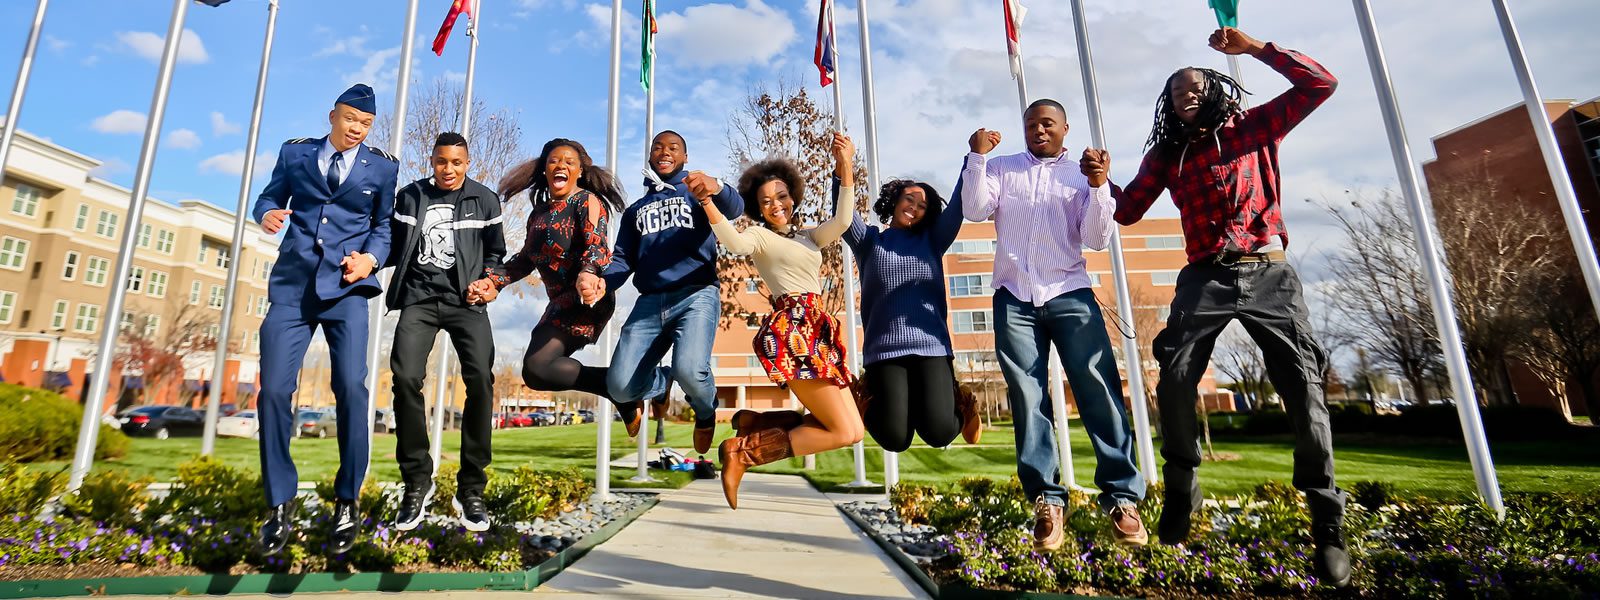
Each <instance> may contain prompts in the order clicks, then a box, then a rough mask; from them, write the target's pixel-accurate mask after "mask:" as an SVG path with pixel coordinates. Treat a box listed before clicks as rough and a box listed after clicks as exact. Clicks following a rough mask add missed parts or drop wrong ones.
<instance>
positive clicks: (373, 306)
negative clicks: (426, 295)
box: [363, 0, 439, 472]
mask: <svg viewBox="0 0 1600 600" xmlns="http://www.w3.org/2000/svg"><path fill="white" fill-rule="evenodd" d="M405 30H406V34H405V39H403V40H401V41H400V72H399V75H398V77H397V78H396V80H395V90H394V121H392V123H393V126H392V127H390V129H389V153H390V154H393V155H394V157H395V160H397V161H399V162H400V164H401V165H404V164H405V150H406V101H407V100H408V99H409V98H408V96H409V91H410V89H411V57H412V56H413V50H414V46H415V44H414V43H413V42H414V41H415V38H416V37H417V0H411V2H410V3H409V6H408V7H407V8H406V25H405ZM382 269H383V266H382V265H379V266H378V267H377V268H375V269H374V270H373V274H372V276H373V277H378V278H379V281H381V282H382V283H383V287H385V288H387V287H389V277H390V276H391V275H392V273H389V272H384V273H382V274H380V273H379V271H382ZM382 346H383V296H381V295H379V296H374V297H373V298H372V299H371V300H369V301H368V302H367V377H366V385H367V406H366V409H365V410H364V411H363V412H365V413H366V414H365V415H364V420H365V422H366V427H367V436H368V439H369V440H370V439H371V435H372V412H373V410H374V409H375V408H376V407H377V405H378V364H379V363H378V351H379V350H380V349H381V348H382ZM389 377H390V378H391V380H392V379H393V377H394V373H392V372H391V373H390V374H389ZM393 404H394V401H393V399H392V398H391V399H390V408H391V409H392V408H393ZM367 450H368V451H367V466H368V467H369V469H368V470H367V471H366V472H370V467H371V466H372V452H371V450H372V449H371V448H368V449H367ZM434 468H435V469H437V468H439V462H438V461H437V460H435V461H434Z"/></svg>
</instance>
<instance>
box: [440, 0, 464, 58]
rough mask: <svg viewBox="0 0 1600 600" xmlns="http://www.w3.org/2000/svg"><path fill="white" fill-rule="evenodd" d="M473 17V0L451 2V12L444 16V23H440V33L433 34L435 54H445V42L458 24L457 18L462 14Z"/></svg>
mask: <svg viewBox="0 0 1600 600" xmlns="http://www.w3.org/2000/svg"><path fill="white" fill-rule="evenodd" d="M463 14H465V15H467V18H468V19H471V18H473V17H472V0H455V1H454V2H451V3H450V12H449V13H446V14H445V16H444V23H440V24H439V34H438V35H435V36H433V53H434V55H435V56H443V55H444V43H445V42H448V41H450V30H451V29H453V28H454V27H455V26H456V18H458V17H460V16H461V15H463Z"/></svg>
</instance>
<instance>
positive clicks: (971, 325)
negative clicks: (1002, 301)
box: [950, 310, 994, 333]
mask: <svg viewBox="0 0 1600 600" xmlns="http://www.w3.org/2000/svg"><path fill="white" fill-rule="evenodd" d="M950 318H951V320H952V321H953V322H954V323H955V327H954V332H955V333H984V332H987V331H994V311H993V310H958V311H955V312H952V313H950Z"/></svg>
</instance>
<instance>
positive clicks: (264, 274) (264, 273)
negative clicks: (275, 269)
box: [261, 260, 272, 279]
mask: <svg viewBox="0 0 1600 600" xmlns="http://www.w3.org/2000/svg"><path fill="white" fill-rule="evenodd" d="M261 278H262V279H272V261H270V260H264V261H261Z"/></svg>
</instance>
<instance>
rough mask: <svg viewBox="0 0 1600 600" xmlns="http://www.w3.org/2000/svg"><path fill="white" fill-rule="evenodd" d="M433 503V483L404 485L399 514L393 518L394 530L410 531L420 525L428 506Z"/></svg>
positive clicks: (426, 513)
mask: <svg viewBox="0 0 1600 600" xmlns="http://www.w3.org/2000/svg"><path fill="white" fill-rule="evenodd" d="M432 503H433V482H432V481H428V482H426V483H421V484H409V483H408V484H406V490H405V492H404V493H402V494H401V495H400V513H399V515H397V516H396V518H395V523H394V528H395V529H398V530H400V531H411V530H413V529H416V528H417V525H420V524H422V519H423V518H424V517H427V516H428V505H430V504H432Z"/></svg>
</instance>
